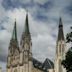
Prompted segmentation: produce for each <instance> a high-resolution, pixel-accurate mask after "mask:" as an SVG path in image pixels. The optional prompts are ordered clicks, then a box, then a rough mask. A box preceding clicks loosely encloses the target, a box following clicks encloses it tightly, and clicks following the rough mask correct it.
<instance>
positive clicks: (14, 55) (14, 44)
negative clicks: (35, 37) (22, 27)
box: [7, 21, 20, 72]
mask: <svg viewBox="0 0 72 72" xmlns="http://www.w3.org/2000/svg"><path fill="white" fill-rule="evenodd" d="M19 53H20V50H19V46H18V40H17V31H16V21H15V25H14V29H13V34H12V38H11V40H10V45H9V49H8V57H7V72H16V71H17V72H19V71H18V65H19Z"/></svg>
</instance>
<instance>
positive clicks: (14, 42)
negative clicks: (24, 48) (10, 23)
mask: <svg viewBox="0 0 72 72" xmlns="http://www.w3.org/2000/svg"><path fill="white" fill-rule="evenodd" d="M9 49H10V51H11V53H12V54H13V53H14V52H15V49H17V50H18V51H19V45H18V40H17V27H16V21H15V24H14V29H13V33H12V38H11V40H10V45H9Z"/></svg>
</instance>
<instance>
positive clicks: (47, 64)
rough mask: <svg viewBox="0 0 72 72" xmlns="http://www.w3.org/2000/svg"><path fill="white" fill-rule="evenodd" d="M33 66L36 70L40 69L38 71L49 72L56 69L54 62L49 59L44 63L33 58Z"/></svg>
mask: <svg viewBox="0 0 72 72" xmlns="http://www.w3.org/2000/svg"><path fill="white" fill-rule="evenodd" d="M33 66H34V67H35V68H38V69H40V70H42V71H44V72H47V70H48V69H53V68H54V64H53V62H52V61H51V60H49V59H48V58H47V59H46V60H45V61H44V63H42V62H40V61H38V60H36V59H35V58H33Z"/></svg>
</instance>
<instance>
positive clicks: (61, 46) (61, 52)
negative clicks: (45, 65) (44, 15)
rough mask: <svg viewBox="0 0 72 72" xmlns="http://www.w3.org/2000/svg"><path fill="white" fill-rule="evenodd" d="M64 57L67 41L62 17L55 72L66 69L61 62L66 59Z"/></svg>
mask: <svg viewBox="0 0 72 72" xmlns="http://www.w3.org/2000/svg"><path fill="white" fill-rule="evenodd" d="M64 55H65V40H64V33H63V24H62V19H61V17H60V19H59V30H58V38H57V44H56V58H55V72H63V70H64V68H63V67H62V65H61V61H62V60H63V59H64Z"/></svg>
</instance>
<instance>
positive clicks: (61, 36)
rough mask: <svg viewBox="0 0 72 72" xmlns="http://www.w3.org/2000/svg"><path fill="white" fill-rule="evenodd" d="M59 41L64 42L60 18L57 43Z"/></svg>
mask: <svg viewBox="0 0 72 72" xmlns="http://www.w3.org/2000/svg"><path fill="white" fill-rule="evenodd" d="M59 40H64V33H63V24H62V19H61V17H60V19H59V31H58V41H59Z"/></svg>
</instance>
